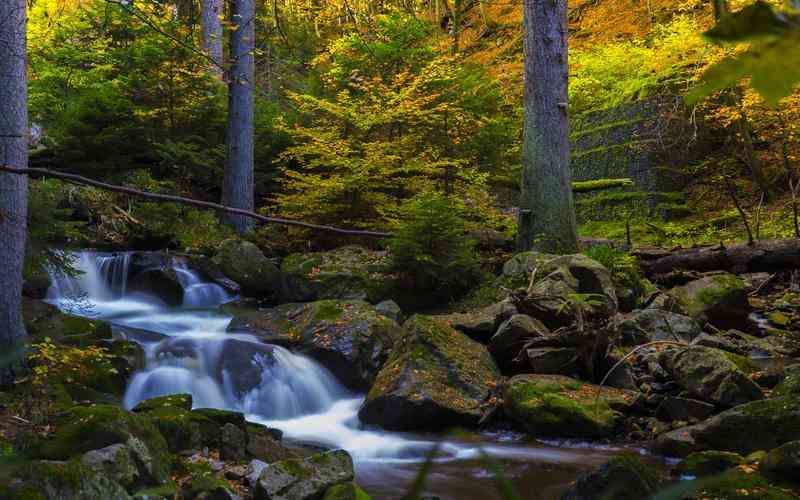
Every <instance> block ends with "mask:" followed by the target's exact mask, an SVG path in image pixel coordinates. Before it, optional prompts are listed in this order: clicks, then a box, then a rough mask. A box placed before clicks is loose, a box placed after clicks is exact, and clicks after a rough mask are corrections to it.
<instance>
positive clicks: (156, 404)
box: [132, 394, 192, 413]
mask: <svg viewBox="0 0 800 500" xmlns="http://www.w3.org/2000/svg"><path fill="white" fill-rule="evenodd" d="M164 407H170V408H178V409H182V410H191V409H192V395H191V394H171V395H169V396H160V397H156V398H150V399H145V400H144V401H141V402H140V403H139V404H137V405H136V406H135V407H134V408H133V410H132V411H133V412H134V413H146V412H149V411H153V410H157V409H160V408H164Z"/></svg>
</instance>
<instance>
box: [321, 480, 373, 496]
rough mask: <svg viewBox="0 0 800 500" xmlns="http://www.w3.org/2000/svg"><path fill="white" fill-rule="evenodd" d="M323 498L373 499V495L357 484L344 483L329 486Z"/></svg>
mask: <svg viewBox="0 0 800 500" xmlns="http://www.w3.org/2000/svg"><path fill="white" fill-rule="evenodd" d="M322 500H372V497H370V496H369V495H368V494H367V492H366V491H364V490H362V489H361V488H359V487H358V485H357V484H355V483H344V484H337V485H336V486H331V487H330V488H328V491H326V492H325V497H324V498H323V499H322Z"/></svg>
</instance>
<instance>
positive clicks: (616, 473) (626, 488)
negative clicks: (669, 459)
mask: <svg viewBox="0 0 800 500" xmlns="http://www.w3.org/2000/svg"><path fill="white" fill-rule="evenodd" d="M662 482H663V478H662V477H661V474H660V473H659V471H657V470H656V469H655V468H653V467H652V466H650V465H648V464H646V463H644V462H643V461H642V459H641V458H640V457H637V456H636V455H633V454H631V453H625V454H622V455H619V456H616V457H614V458H612V459H611V460H609V461H608V463H606V464H605V465H603V466H602V467H601V468H600V469H599V470H597V471H594V472H591V473H589V474H586V475H584V476H582V477H580V478H579V479H578V480H577V481H576V482H575V484H574V485H573V486H572V487H571V488H570V490H569V491H567V492H566V493H565V494H564V495H563V496H562V497H561V500H595V499H600V498H603V499H612V498H613V499H614V500H638V499H640V498H647V497H649V495H651V494H653V493H655V492H656V491H657V490H658V488H659V486H660V485H661V483H662Z"/></svg>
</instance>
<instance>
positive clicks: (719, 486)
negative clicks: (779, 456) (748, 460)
mask: <svg viewBox="0 0 800 500" xmlns="http://www.w3.org/2000/svg"><path fill="white" fill-rule="evenodd" d="M682 486H683V488H682V493H681V499H682V500H706V499H710V498H714V499H725V500H751V499H754V498H758V499H765V500H796V499H797V498H798V497H797V495H796V494H795V493H794V492H792V491H791V490H790V489H788V488H782V487H780V486H776V485H773V484H770V482H769V480H767V478H765V477H764V476H762V475H760V474H758V473H752V472H747V471H742V470H739V469H731V470H729V471H727V472H724V473H723V474H720V475H717V476H713V477H704V478H700V479H696V480H694V481H690V482H687V483H684V484H683V485H682Z"/></svg>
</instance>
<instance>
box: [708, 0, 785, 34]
mask: <svg viewBox="0 0 800 500" xmlns="http://www.w3.org/2000/svg"><path fill="white" fill-rule="evenodd" d="M791 28H792V23H791V22H790V19H789V18H788V17H787V16H786V14H783V13H782V12H779V11H777V10H775V9H774V8H773V7H772V6H771V5H769V4H768V3H766V2H762V1H761V0H759V1H757V2H756V3H754V4H753V5H749V6H747V7H745V8H744V9H742V10H740V11H738V12H734V13H733V14H730V15H727V16H724V17H723V18H722V19H720V20H719V21H718V22H717V24H716V25H715V26H714V27H713V28H711V29H710V30H708V31H706V32H705V33H704V34H703V35H704V36H705V37H706V38H708V39H709V40H711V41H712V42H718V43H721V42H743V41H748V40H753V39H757V38H761V37H764V36H770V35H780V34H781V33H783V32H785V31H787V30H789V29H791Z"/></svg>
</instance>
